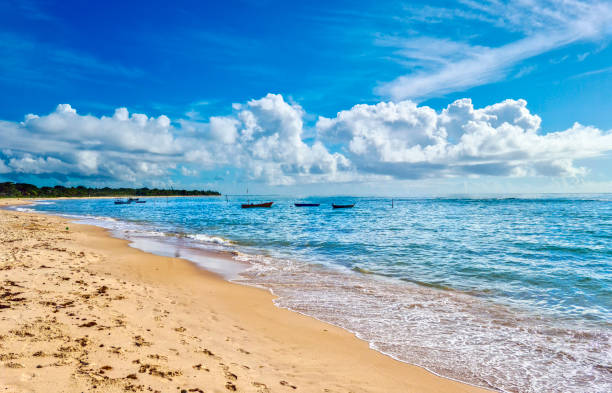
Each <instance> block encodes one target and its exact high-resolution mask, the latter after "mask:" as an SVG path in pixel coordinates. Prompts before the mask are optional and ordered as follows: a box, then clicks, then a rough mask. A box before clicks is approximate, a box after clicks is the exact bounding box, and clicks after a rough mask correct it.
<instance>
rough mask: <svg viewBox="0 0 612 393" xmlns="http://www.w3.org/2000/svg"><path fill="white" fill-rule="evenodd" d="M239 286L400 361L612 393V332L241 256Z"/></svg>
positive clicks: (527, 387) (532, 391) (453, 294)
mask: <svg viewBox="0 0 612 393" xmlns="http://www.w3.org/2000/svg"><path fill="white" fill-rule="evenodd" d="M235 259H237V260H241V261H248V262H249V263H250V264H251V267H250V269H249V270H248V271H246V272H245V273H243V278H242V279H240V280H238V281H239V282H243V283H247V284H250V285H256V286H261V287H265V288H268V289H270V290H271V291H272V292H274V293H275V294H276V295H278V296H279V298H278V299H277V300H276V301H275V303H276V304H277V305H278V306H280V307H285V308H289V309H292V310H294V311H298V312H300V313H303V314H306V315H311V316H314V317H316V318H318V319H321V320H324V321H327V322H330V323H333V324H335V325H338V326H341V327H343V328H346V329H348V330H350V331H353V332H355V333H356V334H357V336H358V337H360V338H362V339H363V340H366V341H368V342H369V343H370V345H371V346H372V347H373V348H374V349H376V350H379V351H381V352H383V353H386V354H388V355H390V356H392V357H394V358H396V359H398V360H402V361H405V362H409V363H412V364H416V365H420V366H423V367H425V368H427V369H429V370H431V371H433V372H435V373H438V374H440V375H445V376H450V377H453V378H456V379H459V380H462V381H465V382H469V383H473V384H476V385H479V386H484V387H490V388H495V389H499V390H502V391H506V392H523V393H536V392H538V393H539V392H551V393H553V392H554V393H561V392H563V393H567V392H580V393H609V392H610V391H612V378H610V374H609V373H610V371H609V367H610V364H611V362H612V334H610V331H609V330H605V329H604V328H601V327H600V328H598V327H597V326H586V325H580V324H572V323H567V324H566V325H565V326H560V325H559V324H557V323H554V322H553V321H552V320H547V319H546V318H543V317H541V316H538V315H532V314H529V313H526V312H522V311H518V310H516V309H510V308H508V307H505V306H502V305H499V304H494V303H491V302H488V301H484V300H482V299H480V298H478V297H475V296H472V295H468V294H464V293H461V292H457V291H448V290H447V291H444V290H438V289H434V288H428V287H422V286H418V285H416V284H414V285H413V284H407V283H405V282H399V281H397V280H394V279H388V278H383V277H377V276H372V275H367V276H366V275H363V274H358V273H348V272H346V271H342V270H338V269H336V270H334V269H326V268H322V267H316V268H313V266H312V265H310V264H306V263H300V262H296V261H288V260H280V259H275V258H271V257H267V256H262V255H248V254H238V255H237V256H236V257H235Z"/></svg>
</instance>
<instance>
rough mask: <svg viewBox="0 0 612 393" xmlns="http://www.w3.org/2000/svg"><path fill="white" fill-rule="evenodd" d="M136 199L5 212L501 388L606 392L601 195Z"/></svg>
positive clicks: (611, 232) (607, 297)
mask: <svg viewBox="0 0 612 393" xmlns="http://www.w3.org/2000/svg"><path fill="white" fill-rule="evenodd" d="M143 199H145V200H146V201H147V203H145V204H130V205H115V204H114V203H113V200H112V199H82V200H57V201H41V202H40V203H37V204H36V205H34V206H30V207H27V208H24V207H18V208H17V209H30V208H32V209H34V210H36V211H41V212H48V213H53V214H60V215H63V216H66V217H69V218H71V219H73V220H75V221H76V222H81V223H88V224H94V225H98V226H102V227H105V228H108V229H109V230H110V231H111V233H112V234H113V235H114V236H117V237H121V238H125V239H128V240H130V241H131V242H132V245H133V246H134V247H137V248H141V249H144V250H146V251H150V252H155V253H158V254H161V255H169V256H181V257H184V258H187V259H190V260H192V261H194V262H195V263H198V264H200V265H202V266H203V267H204V268H206V269H209V270H212V271H215V272H217V273H219V274H222V275H223V276H225V277H226V278H227V279H229V280H232V281H235V282H240V283H244V284H246V285H255V286H259V287H263V288H267V289H269V290H270V291H272V292H273V293H274V294H276V295H278V299H277V300H276V304H277V305H278V306H279V307H286V308H289V309H292V310H295V311H297V312H300V313H303V314H306V315H310V316H313V317H315V318H318V319H320V320H323V321H326V322H330V323H333V324H335V325H338V326H341V327H343V328H345V329H348V330H350V331H352V332H354V333H355V334H356V335H357V336H358V337H360V338H361V339H363V340H365V341H367V342H369V343H370V346H371V347H372V348H374V349H376V350H378V351H381V352H383V353H385V354H388V355H389V356H392V357H394V358H396V359H398V360H401V361H405V362H408V363H411V364H415V365H419V366H422V367H425V368H427V369H428V370H430V371H432V372H434V373H436V374H439V375H442V376H446V377H449V378H453V379H457V380H460V381H464V382H467V383H471V384H475V385H478V386H483V387H489V388H494V389H496V390H499V391H504V392H564V393H567V392H585V393H586V392H588V393H598V392H601V393H604V392H605V393H609V392H612V195H610V194H597V195H537V196H534V195H529V196H525V195H512V196H505V197H500V196H478V197H476V196H466V197H444V198H433V197H432V198H396V199H394V200H393V205H392V201H391V199H390V198H357V197H334V198H328V197H325V198H317V197H310V198H288V197H280V196H261V197H257V196H251V197H250V199H251V201H252V202H258V201H268V200H270V201H274V202H275V203H274V205H273V207H272V208H270V209H241V208H240V203H242V202H244V198H243V197H230V198H229V200H226V199H225V197H220V198H215V197H211V198H143ZM294 202H312V203H320V204H321V205H320V206H319V207H302V208H296V207H294V205H293V203H294ZM332 202H335V203H355V207H354V208H353V209H332V208H331V203H332ZM211 251H212V252H221V253H231V255H232V258H233V260H234V261H235V262H230V261H226V260H224V259H215V258H212V259H211V258H209V257H207V255H210V252H211Z"/></svg>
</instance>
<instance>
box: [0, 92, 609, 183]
mask: <svg viewBox="0 0 612 393" xmlns="http://www.w3.org/2000/svg"><path fill="white" fill-rule="evenodd" d="M305 117H306V113H305V111H304V109H303V108H302V107H301V106H300V105H298V104H295V103H289V102H287V101H285V100H284V98H283V97H282V96H281V95H276V94H268V95H266V96H265V97H262V98H260V99H254V100H251V101H248V102H246V103H242V104H234V105H233V107H232V112H231V113H230V114H228V115H224V116H213V117H210V118H209V119H208V120H206V121H194V120H192V119H177V120H176V121H174V122H172V121H171V120H170V119H169V118H168V117H166V116H163V115H162V116H159V117H149V116H147V115H144V114H138V113H132V114H130V113H129V112H128V110H127V109H126V108H119V109H117V110H115V112H114V114H112V116H101V117H96V116H92V115H82V114H79V113H78V112H77V111H76V110H75V109H74V108H72V107H71V106H70V105H67V104H62V105H59V106H58V107H57V108H56V110H55V111H53V112H51V113H50V114H47V115H34V114H29V115H26V116H25V119H24V121H22V122H9V121H0V174H3V175H4V176H7V175H11V176H19V175H34V176H45V177H56V178H58V179H65V178H66V177H78V178H91V179H96V180H108V181H117V182H123V183H139V184H153V183H155V184H159V182H160V181H164V180H167V179H169V178H171V177H173V176H174V175H176V174H180V175H182V176H197V175H198V173H199V172H200V171H201V170H203V169H206V170H214V169H217V170H223V169H225V170H226V169H227V168H236V169H238V170H239V172H240V171H242V173H244V174H245V175H246V176H248V177H249V178H250V179H252V180H254V181H264V182H266V183H268V184H275V185H286V184H294V183H313V182H341V181H356V180H361V179H365V178H370V179H372V178H378V179H389V178H396V179H418V178H432V177H457V176H582V175H584V174H586V173H587V168H583V167H580V166H578V165H576V163H575V162H576V160H578V159H581V158H589V157H596V156H598V155H601V154H603V153H605V152H607V151H611V150H612V133H611V132H610V131H608V132H604V131H601V130H599V129H596V128H593V127H586V126H583V125H580V124H575V125H574V126H573V127H572V128H570V129H568V130H565V131H559V132H552V133H547V134H543V133H542V132H541V130H540V123H541V119H540V118H539V117H538V116H537V115H535V114H532V113H531V112H530V111H529V110H528V109H527V102H525V101H524V100H506V101H503V102H500V103H497V104H494V105H490V106H487V107H484V108H479V109H478V108H474V106H473V104H472V102H471V101H470V100H469V99H463V100H458V101H455V102H453V103H451V104H450V105H448V107H446V108H444V109H443V110H441V111H435V110H434V109H432V108H429V107H427V106H419V105H417V104H416V103H414V102H411V101H401V102H397V103H393V102H381V103H378V104H376V105H356V106H354V107H353V108H351V109H349V110H344V111H341V112H339V113H338V114H337V115H336V116H335V117H333V118H324V117H320V118H319V120H318V121H317V122H316V124H314V125H312V126H308V125H306V124H305V123H304V119H305ZM315 133H316V138H315V139H314V141H311V142H310V138H308V139H307V138H305V135H313V134H315ZM307 140H308V141H309V142H307Z"/></svg>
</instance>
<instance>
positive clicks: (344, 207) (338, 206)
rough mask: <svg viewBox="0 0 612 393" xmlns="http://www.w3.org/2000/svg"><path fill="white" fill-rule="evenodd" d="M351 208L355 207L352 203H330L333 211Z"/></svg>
mask: <svg viewBox="0 0 612 393" xmlns="http://www.w3.org/2000/svg"><path fill="white" fill-rule="evenodd" d="M353 206H355V204H354V203H353V204H352V205H336V204H335V203H332V207H333V208H334V209H350V208H352V207H353Z"/></svg>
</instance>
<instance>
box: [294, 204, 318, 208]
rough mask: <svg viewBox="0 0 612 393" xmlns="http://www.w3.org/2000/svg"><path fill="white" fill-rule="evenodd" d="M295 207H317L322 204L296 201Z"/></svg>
mask: <svg viewBox="0 0 612 393" xmlns="http://www.w3.org/2000/svg"><path fill="white" fill-rule="evenodd" d="M294 205H295V207H316V206H319V205H321V204H320V203H294Z"/></svg>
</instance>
